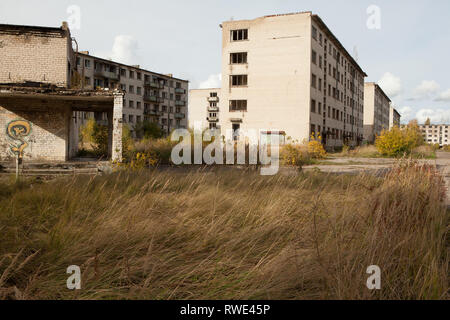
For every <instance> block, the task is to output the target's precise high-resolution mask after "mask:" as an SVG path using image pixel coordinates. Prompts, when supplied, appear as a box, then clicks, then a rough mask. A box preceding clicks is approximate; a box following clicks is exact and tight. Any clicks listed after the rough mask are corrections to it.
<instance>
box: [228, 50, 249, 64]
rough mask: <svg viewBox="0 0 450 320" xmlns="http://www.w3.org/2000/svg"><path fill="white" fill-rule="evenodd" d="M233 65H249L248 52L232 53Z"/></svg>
mask: <svg viewBox="0 0 450 320" xmlns="http://www.w3.org/2000/svg"><path fill="white" fill-rule="evenodd" d="M230 63H231V64H243V63H247V52H236V53H230Z"/></svg>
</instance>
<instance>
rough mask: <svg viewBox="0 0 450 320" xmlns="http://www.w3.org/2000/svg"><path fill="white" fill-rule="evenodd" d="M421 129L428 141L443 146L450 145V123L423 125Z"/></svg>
mask: <svg viewBox="0 0 450 320" xmlns="http://www.w3.org/2000/svg"><path fill="white" fill-rule="evenodd" d="M420 130H421V131H422V135H423V138H424V139H425V142H426V143H429V144H439V146H441V147H443V146H448V145H450V138H449V130H450V125H448V124H438V125H421V126H420Z"/></svg>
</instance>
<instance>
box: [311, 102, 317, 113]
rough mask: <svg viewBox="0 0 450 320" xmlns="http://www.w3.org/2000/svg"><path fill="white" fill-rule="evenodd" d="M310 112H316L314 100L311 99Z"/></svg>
mask: <svg viewBox="0 0 450 320" xmlns="http://www.w3.org/2000/svg"><path fill="white" fill-rule="evenodd" d="M311 112H314V113H315V112H316V100H311Z"/></svg>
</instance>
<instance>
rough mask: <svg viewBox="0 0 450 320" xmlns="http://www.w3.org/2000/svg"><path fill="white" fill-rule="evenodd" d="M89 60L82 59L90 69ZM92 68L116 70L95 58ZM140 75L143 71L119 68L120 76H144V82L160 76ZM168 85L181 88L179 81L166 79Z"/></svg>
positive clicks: (108, 70)
mask: <svg viewBox="0 0 450 320" xmlns="http://www.w3.org/2000/svg"><path fill="white" fill-rule="evenodd" d="M91 61H92V60H90V59H84V67H85V68H87V69H90V68H91V66H92V62H91ZM77 65H78V66H80V65H81V58H80V57H78V58H77ZM94 69H95V70H96V71H106V72H111V73H116V71H117V69H116V66H115V65H112V64H106V63H101V62H97V61H95V60H94ZM142 75H143V73H142V72H139V71H135V70H127V69H123V68H120V76H121V77H127V78H129V79H136V80H142V78H144V80H145V81H146V82H150V81H154V82H157V81H159V80H160V78H159V77H158V76H153V75H148V74H144V77H142ZM164 81H165V80H164ZM168 86H169V87H171V88H174V87H175V88H181V82H178V81H173V80H168Z"/></svg>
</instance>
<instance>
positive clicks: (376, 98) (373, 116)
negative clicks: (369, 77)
mask: <svg viewBox="0 0 450 320" xmlns="http://www.w3.org/2000/svg"><path fill="white" fill-rule="evenodd" d="M390 110H391V99H389V97H388V96H387V95H386V93H384V91H383V90H382V89H381V87H380V86H379V85H378V84H376V83H374V82H367V83H365V84H364V140H365V141H368V142H370V143H373V142H375V138H376V136H377V135H380V134H381V131H383V130H384V129H386V130H388V129H389V128H390Z"/></svg>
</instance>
